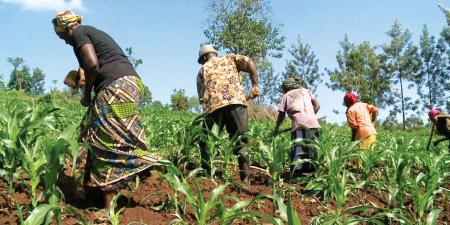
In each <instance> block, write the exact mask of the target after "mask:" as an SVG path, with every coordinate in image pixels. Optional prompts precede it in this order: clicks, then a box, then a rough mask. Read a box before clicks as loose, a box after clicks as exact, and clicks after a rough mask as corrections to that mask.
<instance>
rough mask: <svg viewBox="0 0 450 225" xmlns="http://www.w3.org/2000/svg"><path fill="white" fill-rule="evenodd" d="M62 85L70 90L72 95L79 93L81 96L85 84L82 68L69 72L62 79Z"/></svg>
mask: <svg viewBox="0 0 450 225" xmlns="http://www.w3.org/2000/svg"><path fill="white" fill-rule="evenodd" d="M64 84H65V85H66V86H68V87H70V88H71V92H72V95H75V94H77V93H80V94H81V96H83V90H84V85H85V84H86V80H85V77H84V70H83V68H78V70H71V71H69V73H67V76H66V78H64Z"/></svg>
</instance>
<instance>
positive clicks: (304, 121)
mask: <svg viewBox="0 0 450 225" xmlns="http://www.w3.org/2000/svg"><path fill="white" fill-rule="evenodd" d="M315 99H316V98H315V97H314V95H313V94H312V93H311V91H310V90H308V89H306V88H298V89H294V90H290V91H288V92H287V93H286V94H284V95H283V98H282V99H281V103H280V107H279V108H278V111H279V112H282V113H286V112H287V114H288V116H289V118H291V120H292V131H295V130H296V129H298V128H300V127H301V126H305V127H306V128H319V127H320V125H319V121H318V120H317V117H316V113H315V112H314V106H313V105H312V100H315Z"/></svg>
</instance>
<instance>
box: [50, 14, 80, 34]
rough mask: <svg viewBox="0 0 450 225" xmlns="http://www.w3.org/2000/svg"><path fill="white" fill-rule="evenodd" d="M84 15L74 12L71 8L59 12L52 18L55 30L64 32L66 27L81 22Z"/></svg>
mask: <svg viewBox="0 0 450 225" xmlns="http://www.w3.org/2000/svg"><path fill="white" fill-rule="evenodd" d="M82 20H83V17H81V16H79V15H77V14H75V13H73V12H72V11H70V10H66V11H64V12H61V13H58V14H57V15H56V17H55V18H54V19H53V20H52V23H53V26H54V27H55V32H57V33H60V32H63V31H64V29H65V28H70V27H72V26H73V25H75V24H77V23H81V21H82Z"/></svg>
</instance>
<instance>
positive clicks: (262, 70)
mask: <svg viewBox="0 0 450 225" xmlns="http://www.w3.org/2000/svg"><path fill="white" fill-rule="evenodd" d="M257 68H258V74H259V76H260V78H261V79H260V85H261V95H260V96H259V97H258V98H257V101H258V103H262V104H267V105H273V104H277V103H278V101H279V99H280V97H281V89H280V84H281V80H280V76H279V75H275V70H274V68H273V65H272V63H271V62H270V60H269V59H268V58H267V57H264V58H262V59H261V60H259V62H258V64H257Z"/></svg>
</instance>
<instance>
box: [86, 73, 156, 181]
mask: <svg viewBox="0 0 450 225" xmlns="http://www.w3.org/2000/svg"><path fill="white" fill-rule="evenodd" d="M143 91H144V87H143V84H142V81H141V79H140V78H139V77H137V76H124V77H121V78H118V79H116V80H115V81H113V82H111V83H110V84H109V85H107V86H106V87H104V88H103V89H102V90H100V91H99V93H98V94H97V95H96V96H95V98H94V100H93V102H92V103H91V106H90V107H89V108H88V111H87V112H86V115H85V117H84V119H83V121H82V124H81V136H80V137H81V139H82V140H83V142H85V143H88V144H89V151H88V153H87V154H84V155H86V156H85V162H86V163H85V164H86V165H85V167H86V168H85V172H86V173H85V174H84V176H83V178H81V177H80V179H77V180H78V181H81V182H83V183H84V184H86V183H87V184H88V185H89V186H92V187H99V188H101V189H102V190H114V189H116V188H119V187H121V186H122V185H123V184H124V183H126V182H127V181H129V180H130V179H131V178H133V177H134V176H135V175H136V174H137V173H139V172H142V171H144V170H146V169H148V168H149V167H150V166H152V165H153V164H154V163H155V162H156V161H157V157H156V156H155V155H154V154H152V153H150V152H149V151H148V150H147V145H146V142H145V134H144V128H143V126H142V124H141V121H140V109H141V107H142V103H143ZM81 155H83V154H81ZM79 162H80V163H81V164H83V159H81V160H80V161H79ZM87 174H89V176H88V177H87V176H86V175H87ZM83 186H84V185H83Z"/></svg>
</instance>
